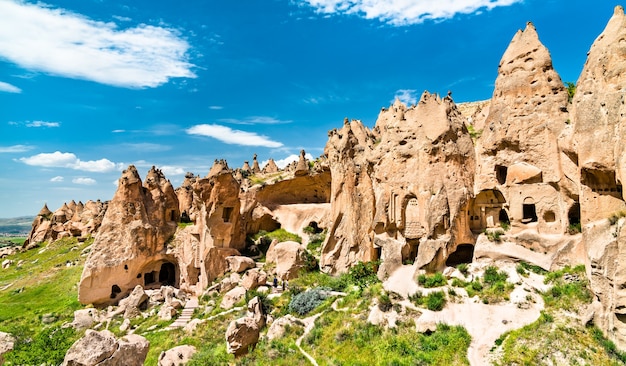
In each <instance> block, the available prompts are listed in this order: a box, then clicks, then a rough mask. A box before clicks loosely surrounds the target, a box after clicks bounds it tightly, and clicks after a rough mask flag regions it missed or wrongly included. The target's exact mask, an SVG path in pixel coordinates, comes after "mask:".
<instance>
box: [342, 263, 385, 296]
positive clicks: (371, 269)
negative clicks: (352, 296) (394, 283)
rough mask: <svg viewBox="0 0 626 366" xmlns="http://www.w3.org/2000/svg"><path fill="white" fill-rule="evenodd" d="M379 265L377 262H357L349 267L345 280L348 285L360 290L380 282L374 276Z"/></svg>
mask: <svg viewBox="0 0 626 366" xmlns="http://www.w3.org/2000/svg"><path fill="white" fill-rule="evenodd" d="M379 264H380V262H379V261H372V262H358V263H357V264H355V265H354V266H352V267H350V269H349V270H348V274H347V275H346V280H347V281H348V283H350V284H352V285H355V286H358V287H359V288H360V289H361V290H363V289H364V288H365V287H367V286H369V285H372V284H375V283H377V282H380V280H379V279H378V276H377V275H376V271H377V269H378V265H379Z"/></svg>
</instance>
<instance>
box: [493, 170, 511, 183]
mask: <svg viewBox="0 0 626 366" xmlns="http://www.w3.org/2000/svg"><path fill="white" fill-rule="evenodd" d="M508 171H509V168H507V167H506V166H504V165H496V179H497V180H498V183H500V184H504V183H506V175H507V173H508Z"/></svg>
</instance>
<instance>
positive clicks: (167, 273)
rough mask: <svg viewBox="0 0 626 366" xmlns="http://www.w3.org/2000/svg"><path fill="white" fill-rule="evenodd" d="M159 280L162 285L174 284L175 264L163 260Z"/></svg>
mask: <svg viewBox="0 0 626 366" xmlns="http://www.w3.org/2000/svg"><path fill="white" fill-rule="evenodd" d="M159 282H161V285H163V286H174V285H175V284H176V266H174V264H173V263H170V262H165V263H163V264H162V265H161V270H160V271H159Z"/></svg>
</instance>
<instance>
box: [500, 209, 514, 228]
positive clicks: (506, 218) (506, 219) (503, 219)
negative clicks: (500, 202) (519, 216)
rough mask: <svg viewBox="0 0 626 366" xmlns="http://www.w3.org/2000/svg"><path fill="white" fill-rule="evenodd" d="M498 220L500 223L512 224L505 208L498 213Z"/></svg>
mask: <svg viewBox="0 0 626 366" xmlns="http://www.w3.org/2000/svg"><path fill="white" fill-rule="evenodd" d="M498 221H500V223H505V224H507V225H508V224H510V223H511V220H509V214H507V213H506V210H505V209H503V208H502V209H500V213H499V214H498Z"/></svg>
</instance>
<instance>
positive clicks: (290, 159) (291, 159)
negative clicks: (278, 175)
mask: <svg viewBox="0 0 626 366" xmlns="http://www.w3.org/2000/svg"><path fill="white" fill-rule="evenodd" d="M304 157H305V158H307V159H308V160H313V155H311V154H309V153H305V154H304ZM299 159H300V154H298V155H296V154H291V155H289V156H287V157H286V158H284V159H279V160H274V162H275V163H276V166H277V167H279V168H280V169H284V168H285V167H286V166H287V165H289V164H291V163H293V162H294V161H298V160H299ZM268 161H269V160H264V161H262V162H261V164H260V165H261V167H264V166H265V164H267V162H268Z"/></svg>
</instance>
